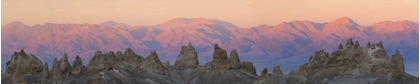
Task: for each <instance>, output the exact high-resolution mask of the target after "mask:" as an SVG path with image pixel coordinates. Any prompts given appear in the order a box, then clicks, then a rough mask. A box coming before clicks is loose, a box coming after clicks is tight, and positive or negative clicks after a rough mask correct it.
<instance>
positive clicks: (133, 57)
mask: <svg viewBox="0 0 420 84" xmlns="http://www.w3.org/2000/svg"><path fill="white" fill-rule="evenodd" d="M122 60H123V61H122V62H124V63H126V64H128V65H130V66H132V67H137V66H140V65H139V64H141V62H143V60H144V58H143V56H140V55H137V54H136V53H135V52H134V51H133V49H131V48H126V49H125V52H124V56H123V59H122Z"/></svg>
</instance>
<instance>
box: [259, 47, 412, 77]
mask: <svg viewBox="0 0 420 84" xmlns="http://www.w3.org/2000/svg"><path fill="white" fill-rule="evenodd" d="M382 44H383V43H382V42H381V41H380V42H378V43H376V44H371V43H370V42H368V44H367V45H366V47H362V46H360V44H359V42H358V41H356V42H353V41H352V39H349V40H348V41H347V42H346V45H345V46H343V45H342V44H340V45H339V47H338V50H336V51H334V52H333V53H332V54H331V55H329V53H327V52H325V51H324V50H320V51H317V52H316V53H315V55H314V56H311V57H310V58H309V62H308V63H305V64H303V65H301V66H300V67H299V69H298V70H297V71H291V72H290V73H289V74H288V75H287V76H284V77H283V78H286V79H285V80H284V81H286V83H288V84H289V83H290V82H289V81H292V82H293V83H299V84H307V83H315V84H318V83H346V84H368V83H369V84H417V83H419V81H418V78H417V77H414V76H411V75H409V74H407V73H405V72H404V69H405V67H404V62H403V59H402V56H401V54H400V53H399V51H398V50H396V51H395V53H394V54H393V55H392V57H391V58H389V56H388V55H387V54H386V52H385V50H384V47H383V45H382ZM276 68H277V67H275V68H274V69H275V70H273V71H275V72H273V75H267V71H266V69H264V70H263V71H262V72H261V73H262V74H261V76H260V77H259V79H258V80H257V83H261V84H270V83H273V84H275V83H279V82H281V83H283V81H279V79H278V78H279V77H280V78H281V76H282V75H281V74H280V75H279V74H276V73H278V71H276ZM299 77H300V78H299ZM296 79H297V80H296Z"/></svg>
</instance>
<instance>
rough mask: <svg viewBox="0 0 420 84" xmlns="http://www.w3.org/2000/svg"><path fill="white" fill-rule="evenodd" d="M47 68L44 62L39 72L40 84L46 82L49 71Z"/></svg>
mask: <svg viewBox="0 0 420 84" xmlns="http://www.w3.org/2000/svg"><path fill="white" fill-rule="evenodd" d="M48 70H49V69H48V63H47V62H45V63H44V66H43V68H42V72H41V84H46V83H47V81H48V79H50V72H49V71H48Z"/></svg>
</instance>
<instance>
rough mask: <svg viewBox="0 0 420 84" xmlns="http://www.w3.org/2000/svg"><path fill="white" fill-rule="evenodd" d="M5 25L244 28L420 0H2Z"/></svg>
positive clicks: (401, 12) (401, 11) (411, 7)
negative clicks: (212, 22)
mask: <svg viewBox="0 0 420 84" xmlns="http://www.w3.org/2000/svg"><path fill="white" fill-rule="evenodd" d="M1 12H2V15H1V17H2V19H1V24H2V25H5V24H8V23H10V22H12V21H21V22H23V23H25V24H27V25H35V24H45V23H91V24H98V23H102V22H105V21H110V20H112V21H115V22H121V23H126V24H129V25H155V24H160V23H163V22H165V21H168V20H170V19H173V18H209V19H220V20H224V21H228V22H231V23H233V24H236V25H237V26H239V27H252V26H258V25H261V24H267V25H276V24H279V23H281V22H285V21H293V20H310V21H314V22H327V21H332V20H334V19H337V18H339V17H343V16H345V17H349V18H351V19H353V20H354V21H356V22H358V24H361V25H372V24H374V23H377V22H380V21H387V20H390V21H397V20H411V21H418V18H419V1H418V0H2V2H1Z"/></svg>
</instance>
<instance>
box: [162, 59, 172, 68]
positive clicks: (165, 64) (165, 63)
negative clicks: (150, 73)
mask: <svg viewBox="0 0 420 84" xmlns="http://www.w3.org/2000/svg"><path fill="white" fill-rule="evenodd" d="M162 65H163V67H165V68H170V67H171V63H170V62H169V60H166V61H165V62H163V63H162Z"/></svg>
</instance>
